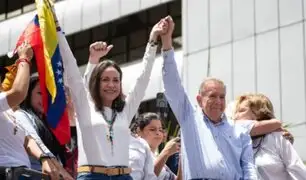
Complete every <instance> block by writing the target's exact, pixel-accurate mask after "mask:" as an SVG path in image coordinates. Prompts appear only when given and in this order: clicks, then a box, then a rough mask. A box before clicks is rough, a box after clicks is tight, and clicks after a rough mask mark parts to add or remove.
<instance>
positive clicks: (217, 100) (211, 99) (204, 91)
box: [197, 80, 226, 122]
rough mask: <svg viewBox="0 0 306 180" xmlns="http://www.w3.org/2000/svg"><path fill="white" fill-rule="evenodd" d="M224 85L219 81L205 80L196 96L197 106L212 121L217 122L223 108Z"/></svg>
mask: <svg viewBox="0 0 306 180" xmlns="http://www.w3.org/2000/svg"><path fill="white" fill-rule="evenodd" d="M225 93H226V92H225V86H224V84H223V83H221V81H220V82H219V81H217V80H207V81H205V82H204V84H203V85H202V87H201V90H200V93H199V95H198V96H197V101H198V103H199V106H200V107H201V108H202V109H203V111H204V113H205V114H206V115H207V116H208V117H209V119H210V120H212V121H213V122H218V121H220V119H221V115H222V114H223V112H224V109H225Z"/></svg>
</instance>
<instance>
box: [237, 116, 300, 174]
mask: <svg viewBox="0 0 306 180" xmlns="http://www.w3.org/2000/svg"><path fill="white" fill-rule="evenodd" d="M254 123H255V121H252V120H238V121H236V124H237V125H241V126H243V127H245V128H246V129H247V130H248V132H251V130H252V128H253V126H254ZM259 143H260V145H259ZM253 147H257V148H255V149H254V150H253V151H254V159H255V165H256V166H257V174H258V179H259V180H274V179H275V180H276V179H277V180H306V168H305V165H304V163H303V161H302V160H301V158H300V157H299V155H298V154H297V152H296V151H295V149H294V148H293V146H292V144H291V143H290V141H288V140H286V139H285V138H284V137H283V136H282V132H272V133H270V134H267V135H266V136H265V137H264V138H262V140H261V138H258V139H256V140H254V141H253Z"/></svg>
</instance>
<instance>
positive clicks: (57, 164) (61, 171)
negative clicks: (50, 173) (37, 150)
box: [52, 159, 73, 180]
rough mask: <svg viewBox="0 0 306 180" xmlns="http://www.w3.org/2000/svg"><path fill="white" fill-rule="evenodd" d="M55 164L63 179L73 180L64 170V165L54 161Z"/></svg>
mask: <svg viewBox="0 0 306 180" xmlns="http://www.w3.org/2000/svg"><path fill="white" fill-rule="evenodd" d="M52 162H53V164H54V165H55V166H56V167H57V169H58V171H59V174H60V175H61V176H62V177H63V179H64V180H73V178H72V177H71V175H70V174H69V173H68V172H67V171H66V170H65V169H64V168H63V166H62V165H60V163H59V162H58V161H57V160H56V159H53V160H52Z"/></svg>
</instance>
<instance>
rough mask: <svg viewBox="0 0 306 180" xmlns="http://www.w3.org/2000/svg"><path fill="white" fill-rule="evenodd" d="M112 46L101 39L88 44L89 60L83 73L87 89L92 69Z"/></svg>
mask: <svg viewBox="0 0 306 180" xmlns="http://www.w3.org/2000/svg"><path fill="white" fill-rule="evenodd" d="M113 47H114V46H113V45H107V43H106V42H102V41H97V42H94V43H92V44H91V45H90V46H89V60H88V63H87V66H86V70H85V73H84V84H85V87H86V88H87V89H88V85H89V79H90V76H91V74H92V71H93V70H94V68H95V67H96V66H97V65H98V64H99V61H100V59H101V58H102V57H104V56H106V55H107V54H108V52H109V51H110V50H111V49H112V48H113Z"/></svg>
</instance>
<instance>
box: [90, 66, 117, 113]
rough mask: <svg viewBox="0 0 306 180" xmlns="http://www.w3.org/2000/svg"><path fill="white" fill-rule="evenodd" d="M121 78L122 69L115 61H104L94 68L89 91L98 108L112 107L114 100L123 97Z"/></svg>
mask: <svg viewBox="0 0 306 180" xmlns="http://www.w3.org/2000/svg"><path fill="white" fill-rule="evenodd" d="M121 79H122V71H121V69H120V67H119V66H118V65H117V64H116V63H115V62H113V61H110V60H105V61H102V62H100V63H99V64H98V65H97V66H96V67H95V68H94V70H93V71H92V74H91V76H90V79H89V92H90V94H91V97H92V100H93V101H94V103H95V106H96V109H98V110H102V109H103V107H104V106H107V107H112V105H113V103H114V101H116V102H117V100H118V99H119V98H122V97H121V96H122V93H121V91H122V90H121Z"/></svg>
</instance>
